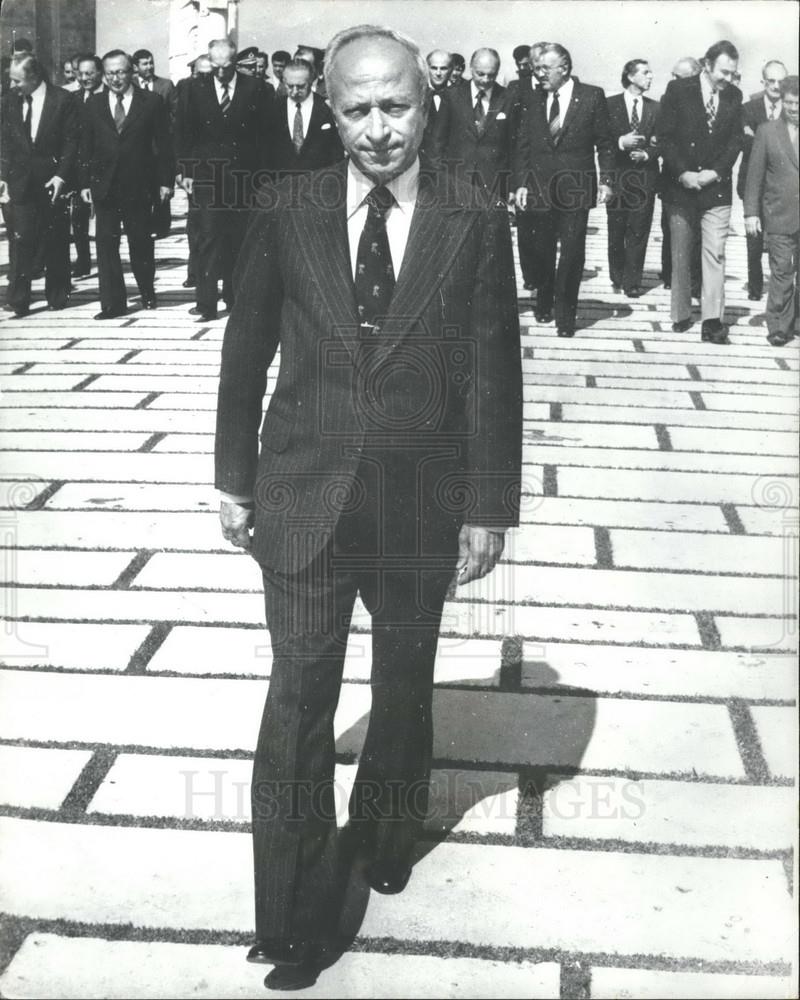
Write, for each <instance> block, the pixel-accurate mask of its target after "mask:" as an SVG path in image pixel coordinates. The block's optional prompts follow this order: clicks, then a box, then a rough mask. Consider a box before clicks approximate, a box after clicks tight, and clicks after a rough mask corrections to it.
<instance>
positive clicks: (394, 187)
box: [347, 157, 419, 219]
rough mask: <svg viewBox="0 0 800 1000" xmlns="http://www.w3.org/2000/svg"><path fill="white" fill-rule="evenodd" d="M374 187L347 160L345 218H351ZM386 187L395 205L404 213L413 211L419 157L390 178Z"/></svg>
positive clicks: (415, 198)
mask: <svg viewBox="0 0 800 1000" xmlns="http://www.w3.org/2000/svg"><path fill="white" fill-rule="evenodd" d="M374 187H375V182H374V181H371V180H370V179H369V177H366V176H365V175H364V174H362V173H361V171H360V170H359V169H358V167H357V166H356V165H355V164H354V163H353V161H352V160H348V161H347V218H348V219H349V218H351V217H352V216H353V215H354V214H355V213H356V212H357V211H358V209H359V208H361V206H362V205H363V204H364V199H365V198H366V197H367V195H368V194H369V193H370V191H371V190H372V189H373V188H374ZM386 187H387V188H388V189H389V190H390V191H391V192H392V194H393V195H394V200H395V202H396V204H397V207H398V208H399V209H400V211H401V212H402V213H403V214H404V215H405V214H406V213H407V212H413V210H414V206H415V205H416V203H417V190H418V189H419V157H417V159H415V160H414V162H413V163H412V164H411V166H410V167H408V168H407V169H406V170H404V171H403V173H402V174H399V175H398V176H397V177H395V178H393V179H392V180H390V181H389V182H388V183H387V184H386Z"/></svg>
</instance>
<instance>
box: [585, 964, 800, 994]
mask: <svg viewBox="0 0 800 1000" xmlns="http://www.w3.org/2000/svg"><path fill="white" fill-rule="evenodd" d="M591 977H592V998H593V1000H628V998H634V997H635V998H636V1000H695V998H696V997H703V1000H731V998H732V997H735V998H736V1000H783V998H784V997H788V996H791V991H792V989H793V984H792V977H790V976H785V977H782V976H760V975H746V974H733V973H727V974H726V973H714V972H681V971H678V970H672V969H635V968H629V969H625V968H618V967H615V966H609V965H603V966H594V967H593V968H592V969H591Z"/></svg>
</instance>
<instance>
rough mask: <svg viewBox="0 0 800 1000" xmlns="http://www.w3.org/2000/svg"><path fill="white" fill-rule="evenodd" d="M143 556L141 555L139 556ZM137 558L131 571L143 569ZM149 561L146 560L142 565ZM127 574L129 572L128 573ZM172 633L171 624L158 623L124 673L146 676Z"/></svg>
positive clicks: (133, 656)
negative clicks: (149, 664) (137, 565)
mask: <svg viewBox="0 0 800 1000" xmlns="http://www.w3.org/2000/svg"><path fill="white" fill-rule="evenodd" d="M139 555H141V553H140V554H139ZM138 558H139V557H138V556H137V557H136V558H135V559H134V560H133V562H132V563H131V566H130V567H129V569H131V568H133V569H135V571H136V572H138V571H139V569H140V568H141V567H138V568H137V567H136V560H137V559H138ZM148 558H149V556H148ZM146 561H147V560H146V559H145V560H144V562H143V563H142V565H144V563H145V562H146ZM126 572H127V571H126ZM171 631H172V624H171V623H170V622H156V623H155V624H154V625H153V627H152V628H151V629H150V632H149V633H148V634H147V636H145V639H144V641H143V642H142V643H141V645H140V646H139V648H138V649H137V650H136V651H135V652H134V653H133V655H132V656H131V658H130V660H129V661H128V665H127V666H126V667H125V670H124V673H126V674H129V675H130V674H145V673H146V671H147V664H148V663H149V662H150V660H151V659H152V658H153V656H155V654H156V652H157V651H158V650H159V649H160V648H161V646H162V645H163V643H164V641H165V639H166V638H167V636H168V635H169V634H170V632H171Z"/></svg>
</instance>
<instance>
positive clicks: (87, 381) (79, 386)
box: [72, 375, 100, 392]
mask: <svg viewBox="0 0 800 1000" xmlns="http://www.w3.org/2000/svg"><path fill="white" fill-rule="evenodd" d="M99 378H100V376H99V375H87V377H86V378H85V379H82V380H81V381H80V382H78V383H77V385H73V386H72V391H73V392H80V391H81V390H82V389H85V388H86V387H87V386H88V385H91V384H92V382H96V381H97V380H98V379H99Z"/></svg>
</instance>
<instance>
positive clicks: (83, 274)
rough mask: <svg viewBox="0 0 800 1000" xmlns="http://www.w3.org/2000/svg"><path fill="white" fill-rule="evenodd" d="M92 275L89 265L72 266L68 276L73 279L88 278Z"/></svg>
mask: <svg viewBox="0 0 800 1000" xmlns="http://www.w3.org/2000/svg"><path fill="white" fill-rule="evenodd" d="M91 273H92V265H91V264H73V266H72V271H71V272H70V274H71V275H72V277H73V278H88V277H89V275H90V274H91Z"/></svg>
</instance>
